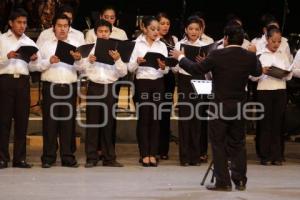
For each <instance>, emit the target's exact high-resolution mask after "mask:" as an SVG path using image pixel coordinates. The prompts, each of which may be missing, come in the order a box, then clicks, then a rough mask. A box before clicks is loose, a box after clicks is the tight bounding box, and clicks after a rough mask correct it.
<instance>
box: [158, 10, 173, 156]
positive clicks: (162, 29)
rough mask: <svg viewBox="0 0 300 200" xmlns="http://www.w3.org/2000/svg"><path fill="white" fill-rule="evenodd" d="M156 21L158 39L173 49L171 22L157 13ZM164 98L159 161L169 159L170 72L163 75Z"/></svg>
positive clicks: (171, 84) (171, 79)
mask: <svg viewBox="0 0 300 200" xmlns="http://www.w3.org/2000/svg"><path fill="white" fill-rule="evenodd" d="M156 19H157V20H158V22H159V37H160V40H161V41H162V42H163V43H165V44H166V45H167V47H168V50H169V49H172V48H174V46H175V44H176V43H177V42H178V39H177V37H175V36H174V35H171V32H170V27H171V21H170V18H169V17H168V15H167V14H166V13H163V12H161V13H158V14H157V16H156ZM164 87H165V91H164V98H163V101H164V102H165V103H166V104H165V106H164V107H163V109H166V111H165V112H163V113H162V119H161V121H160V141H159V155H160V159H162V160H168V159H169V156H168V154H169V143H170V135H171V129H170V125H171V124H170V117H171V113H172V103H173V96H174V90H175V76H174V73H173V72H172V71H171V70H170V71H169V73H168V74H165V75H164Z"/></svg>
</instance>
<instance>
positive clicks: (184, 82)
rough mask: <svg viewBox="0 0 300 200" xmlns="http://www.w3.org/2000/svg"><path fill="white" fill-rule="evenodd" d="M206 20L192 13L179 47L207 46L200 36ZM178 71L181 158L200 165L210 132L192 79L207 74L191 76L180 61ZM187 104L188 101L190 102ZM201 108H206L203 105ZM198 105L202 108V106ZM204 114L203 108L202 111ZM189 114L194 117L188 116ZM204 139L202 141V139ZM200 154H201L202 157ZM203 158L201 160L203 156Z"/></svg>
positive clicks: (182, 160) (183, 164)
mask: <svg viewBox="0 0 300 200" xmlns="http://www.w3.org/2000/svg"><path fill="white" fill-rule="evenodd" d="M202 29H203V24H202V22H201V20H200V18H199V17H198V16H191V17H189V18H188V19H187V22H186V25H185V34H186V36H185V38H184V39H182V40H180V41H179V42H178V43H176V45H175V49H176V50H180V47H181V45H182V44H187V45H191V46H198V47H201V46H205V45H207V44H206V43H204V42H202V41H201V40H200V34H201V32H202V31H201V30H202ZM174 71H178V104H179V105H178V108H179V117H180V119H179V121H178V131H179V159H180V164H181V165H182V166H189V165H199V164H200V162H201V160H203V161H205V160H206V159H207V134H206V132H205V128H204V123H205V122H204V120H203V121H200V120H199V119H197V117H196V113H195V112H194V111H195V108H196V104H197V103H199V102H201V101H203V99H202V98H201V97H198V95H197V94H195V91H194V89H193V87H192V85H191V80H192V79H202V80H203V79H204V80H205V76H204V75H201V76H199V77H192V76H191V75H190V74H189V73H187V72H186V71H184V70H183V69H182V68H180V67H179V66H178V65H177V66H176V67H175V68H174ZM187 104H188V105H187ZM200 109H203V110H204V106H202V107H201V108H200ZM200 109H199V110H200ZM199 112H201V113H200V116H203V113H202V111H199ZM190 115H193V116H192V118H191V119H188V120H186V119H187V118H188V117H189V116H190ZM202 142H203V143H202ZM200 156H201V157H202V158H200ZM200 159H201V160H200Z"/></svg>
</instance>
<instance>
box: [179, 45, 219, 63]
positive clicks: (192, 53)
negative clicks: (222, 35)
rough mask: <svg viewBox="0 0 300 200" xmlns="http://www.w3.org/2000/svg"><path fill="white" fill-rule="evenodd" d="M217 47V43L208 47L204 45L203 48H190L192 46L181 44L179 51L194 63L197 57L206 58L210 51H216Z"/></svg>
mask: <svg viewBox="0 0 300 200" xmlns="http://www.w3.org/2000/svg"><path fill="white" fill-rule="evenodd" d="M217 47H218V43H217V42H214V43H212V44H209V45H205V46H201V47H198V46H192V45H188V44H181V45H180V50H183V51H184V54H185V56H186V57H187V58H188V59H190V60H192V61H194V62H195V61H196V57H197V56H198V55H200V56H207V55H208V54H209V53H210V52H211V51H212V50H215V49H217Z"/></svg>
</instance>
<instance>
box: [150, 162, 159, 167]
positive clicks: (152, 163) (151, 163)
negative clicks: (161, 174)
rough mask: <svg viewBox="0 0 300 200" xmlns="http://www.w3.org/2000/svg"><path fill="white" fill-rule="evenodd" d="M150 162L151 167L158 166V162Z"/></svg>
mask: <svg viewBox="0 0 300 200" xmlns="http://www.w3.org/2000/svg"><path fill="white" fill-rule="evenodd" d="M149 164H150V167H157V166H158V164H157V162H150V163H149Z"/></svg>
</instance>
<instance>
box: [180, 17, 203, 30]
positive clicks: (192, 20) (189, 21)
mask: <svg viewBox="0 0 300 200" xmlns="http://www.w3.org/2000/svg"><path fill="white" fill-rule="evenodd" d="M193 23H196V24H199V26H200V28H203V23H202V21H201V19H200V17H198V16H197V15H192V16H190V17H189V18H188V19H187V20H186V22H185V26H184V27H185V28H187V27H188V26H189V25H190V24H193Z"/></svg>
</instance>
